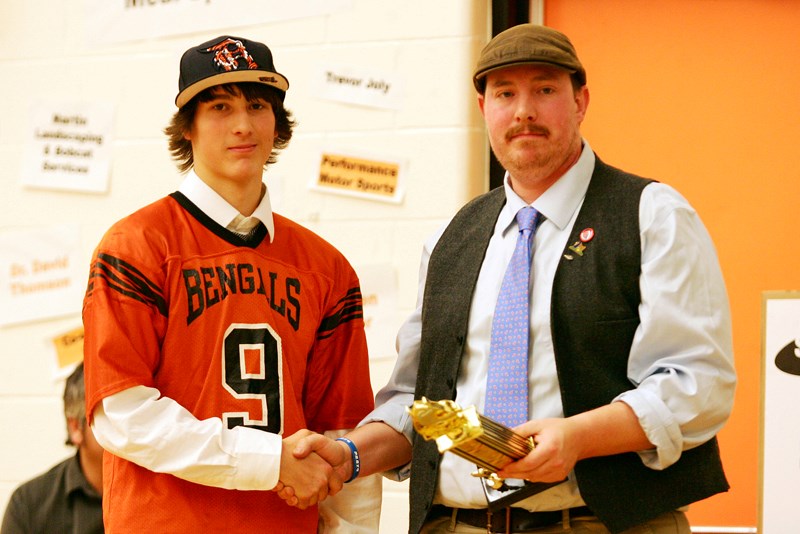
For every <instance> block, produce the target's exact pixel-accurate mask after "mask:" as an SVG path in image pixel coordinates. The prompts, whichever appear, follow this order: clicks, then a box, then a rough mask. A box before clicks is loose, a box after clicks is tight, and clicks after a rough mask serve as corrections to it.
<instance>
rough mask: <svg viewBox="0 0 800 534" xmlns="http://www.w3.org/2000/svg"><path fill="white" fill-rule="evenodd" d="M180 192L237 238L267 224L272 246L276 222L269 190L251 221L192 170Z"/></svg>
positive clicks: (265, 187) (262, 186) (262, 197)
mask: <svg viewBox="0 0 800 534" xmlns="http://www.w3.org/2000/svg"><path fill="white" fill-rule="evenodd" d="M178 191H180V192H181V193H183V195H184V196H185V197H186V198H188V199H189V200H191V201H192V203H193V204H194V205H195V206H197V207H198V208H200V211H202V212H203V213H205V214H206V215H208V216H209V217H210V218H211V219H212V220H213V221H214V222H215V223H217V224H219V225H220V226H224V227H225V228H227V229H228V230H230V231H232V232H236V233H237V234H241V235H247V234H248V233H249V232H250V231H251V230H253V228H255V227H256V226H258V223H259V221H261V222H263V223H264V226H266V227H267V232H268V233H269V240H270V242H272V241H273V239H274V236H275V222H274V220H273V218H272V204H271V202H270V200H269V190H268V189H267V186H266V185H264V184H261V191H262V195H261V201H260V202H259V203H258V206H256V209H255V210H254V211H253V213H251V214H250V216H249V217H246V216H244V215H242V214H241V213H239V212H238V211H237V210H236V208H234V207H233V206H231V205H230V204H229V203H228V201H226V200H225V199H224V198H222V197H221V196H220V195H219V193H217V192H216V191H214V190H213V189H211V187H210V186H209V185H208V184H207V183H205V182H204V181H203V180H201V179H200V177H199V176H197V173H195V172H194V169H191V170H190V171H189V172H188V173H187V174H186V177H185V178H184V180H183V182H182V183H181V185H180V187H179V188H178Z"/></svg>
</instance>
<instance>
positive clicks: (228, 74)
mask: <svg viewBox="0 0 800 534" xmlns="http://www.w3.org/2000/svg"><path fill="white" fill-rule="evenodd" d="M237 82H255V83H263V84H265V85H269V86H272V87H274V88H275V89H277V90H278V92H279V93H280V95H281V99H283V98H284V97H285V96H286V90H287V89H289V80H287V79H286V77H285V76H284V75H283V74H280V73H279V72H278V71H276V70H275V64H274V63H273V61H272V52H270V50H269V48H267V45H265V44H263V43H259V42H256V41H250V40H248V39H243V38H241V37H232V36H230V35H221V36H220V37H217V38H216V39H211V40H210V41H206V42H205V43H203V44H201V45H198V46H195V47H193V48H190V49H189V50H187V51H186V52H184V53H183V56H182V57H181V73H180V77H179V78H178V96H176V97H175V105H176V106H178V108H182V107H183V106H184V105H185V104H186V103H187V102H189V100H191V99H192V97H194V96H195V95H196V94H197V93H199V92H201V91H203V90H204V89H208V88H209V87H213V86H215V85H222V84H226V83H237Z"/></svg>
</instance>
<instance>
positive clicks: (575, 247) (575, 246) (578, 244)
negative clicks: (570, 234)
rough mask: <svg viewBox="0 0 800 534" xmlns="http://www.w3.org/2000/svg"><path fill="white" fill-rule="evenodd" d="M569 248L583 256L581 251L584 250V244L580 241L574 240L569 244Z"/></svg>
mask: <svg viewBox="0 0 800 534" xmlns="http://www.w3.org/2000/svg"><path fill="white" fill-rule="evenodd" d="M569 249H570V250H571V251H572V252H574V253H575V254H577V255H578V256H583V251H584V250H586V245H584V244H583V243H581V242H580V241H575V243H574V244H572V245H570V246H569Z"/></svg>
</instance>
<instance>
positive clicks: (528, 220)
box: [517, 206, 539, 232]
mask: <svg viewBox="0 0 800 534" xmlns="http://www.w3.org/2000/svg"><path fill="white" fill-rule="evenodd" d="M538 215H539V212H538V211H536V209H534V208H532V207H530V206H526V207H524V208H522V209H521V210H519V211H518V212H517V224H518V225H519V231H520V232H524V231H525V230H527V231H529V232H530V231H531V230H533V227H534V226H535V225H536V219H537V218H538Z"/></svg>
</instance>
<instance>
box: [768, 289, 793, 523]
mask: <svg viewBox="0 0 800 534" xmlns="http://www.w3.org/2000/svg"><path fill="white" fill-rule="evenodd" d="M762 313H763V321H762V328H763V331H762V343H763V356H762V380H763V384H762V389H761V392H762V403H761V409H762V416H761V464H762V469H761V498H760V507H759V523H760V528H759V529H758V531H759V532H765V533H767V534H770V533H783V532H785V533H787V534H788V533H790V532H797V525H798V522H797V517H796V513H795V511H796V510H795V506H797V496H798V495H800V291H784V292H767V293H764V295H763V301H762Z"/></svg>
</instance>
